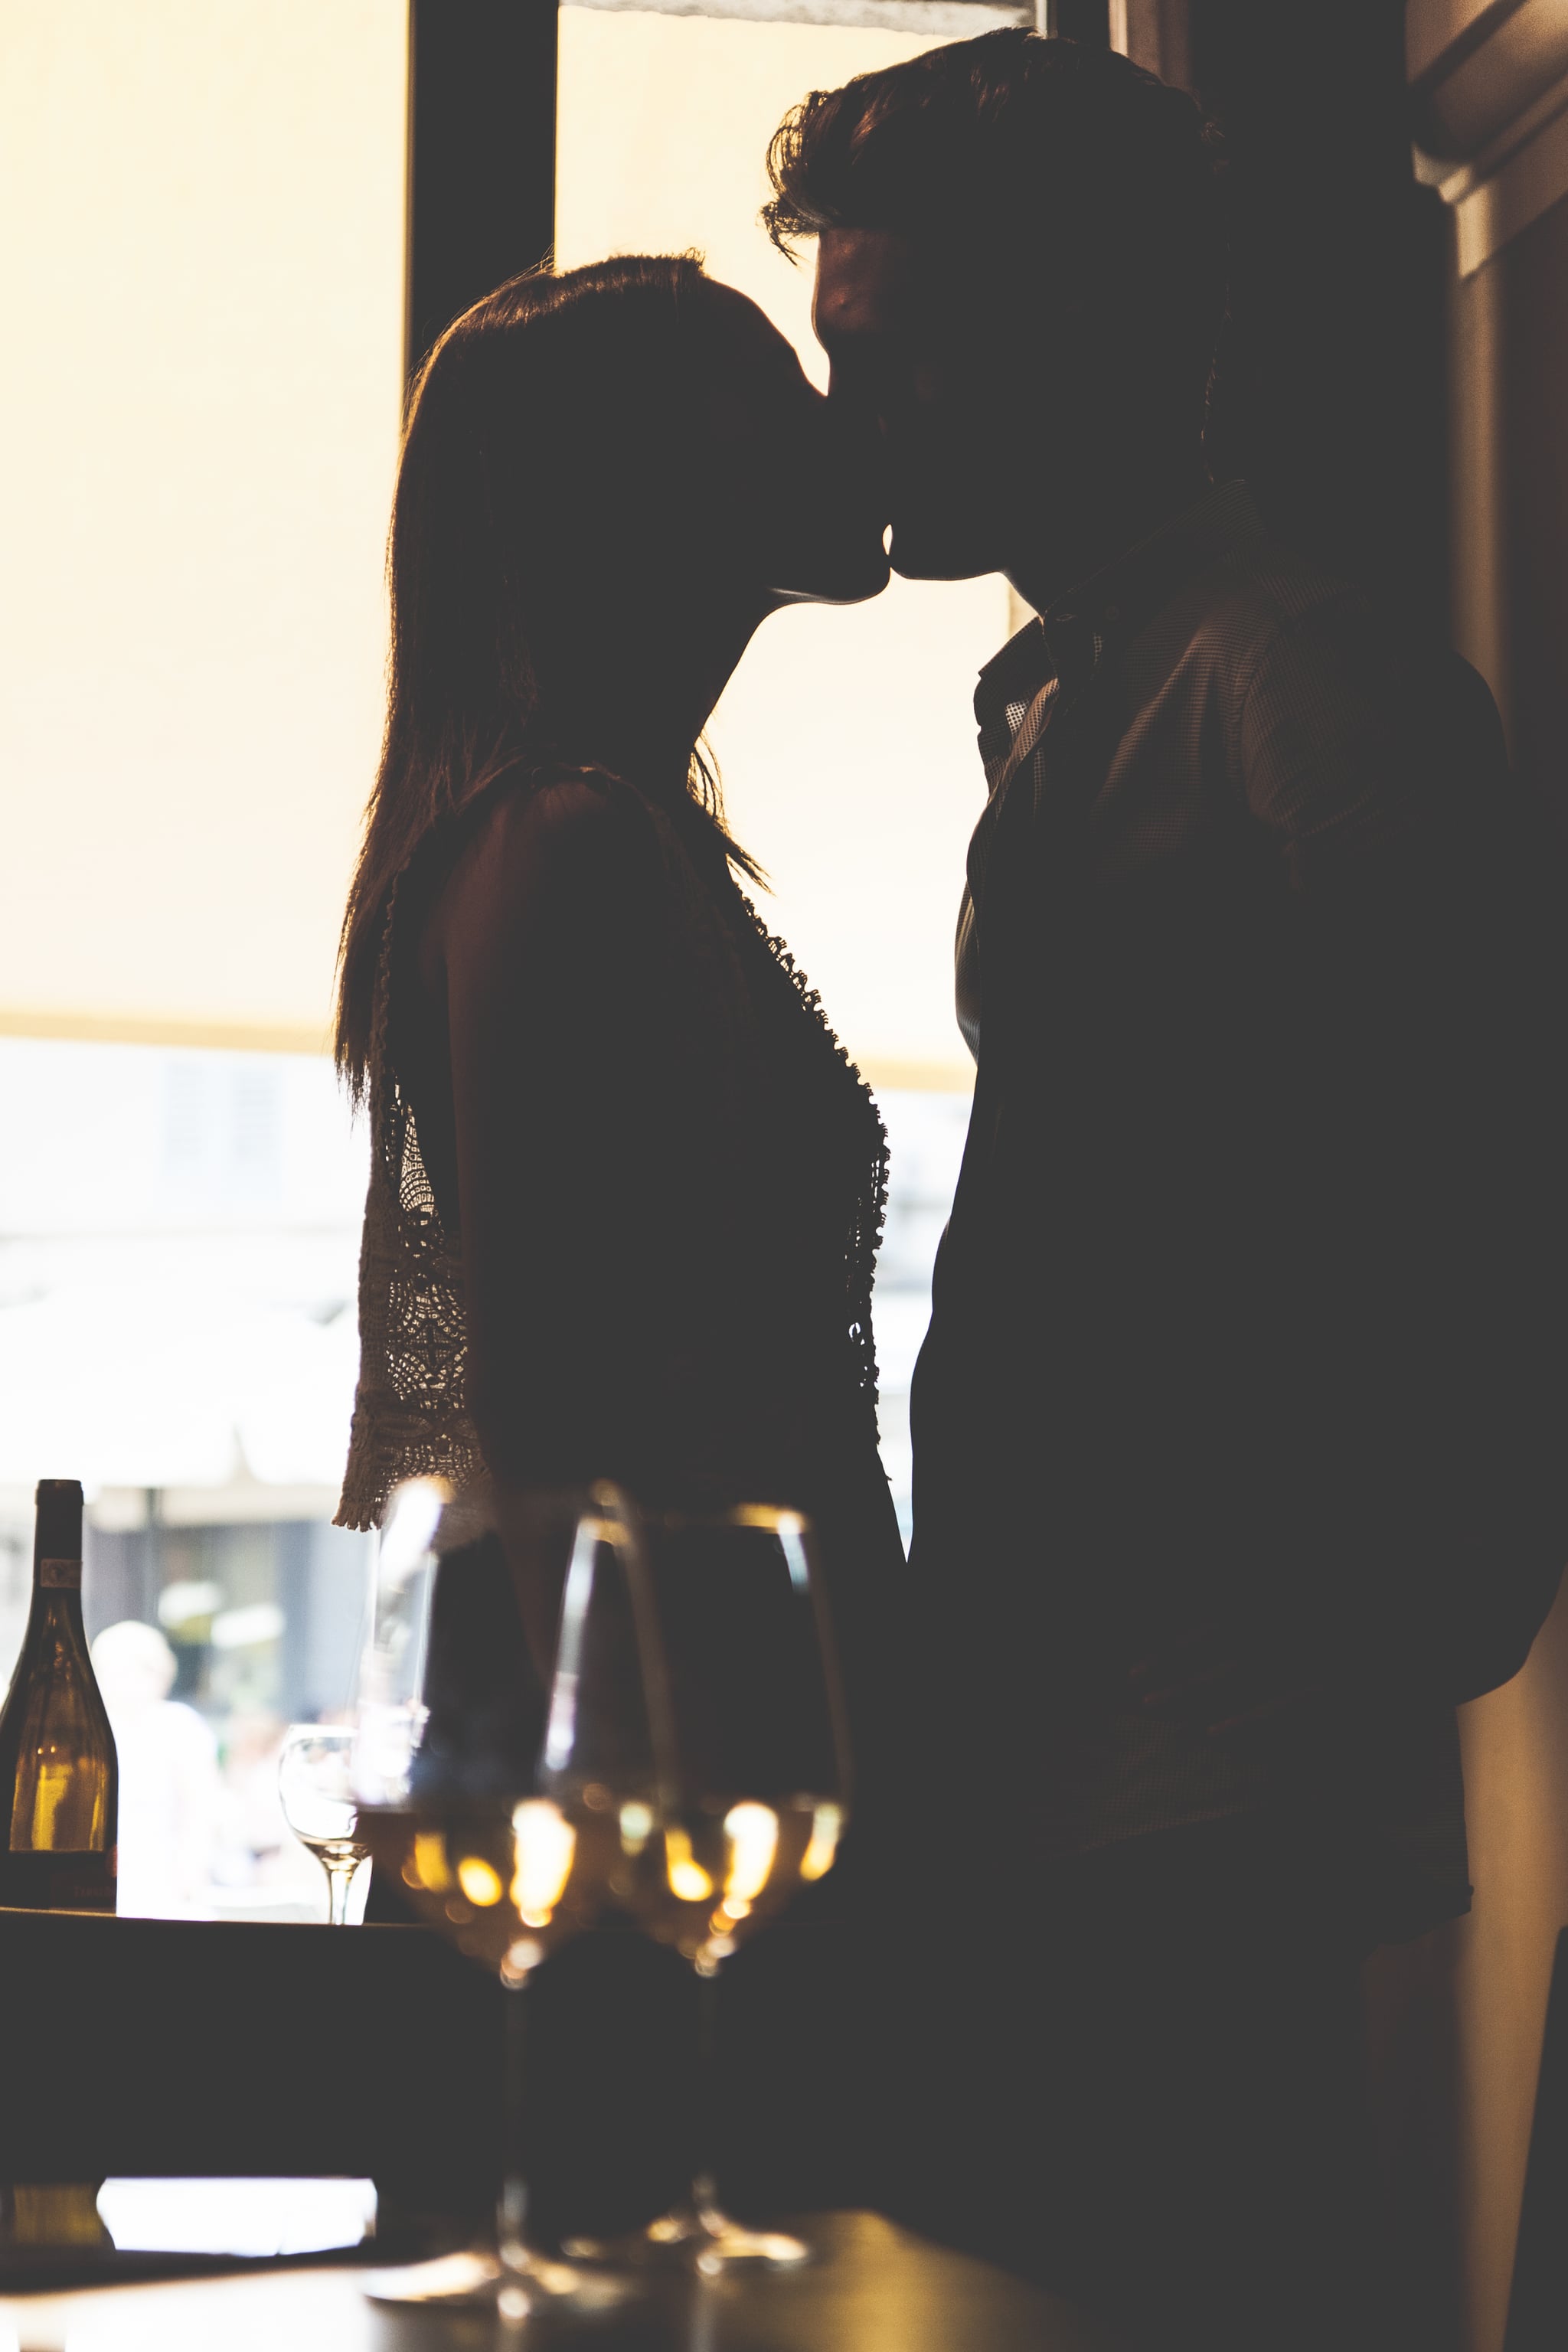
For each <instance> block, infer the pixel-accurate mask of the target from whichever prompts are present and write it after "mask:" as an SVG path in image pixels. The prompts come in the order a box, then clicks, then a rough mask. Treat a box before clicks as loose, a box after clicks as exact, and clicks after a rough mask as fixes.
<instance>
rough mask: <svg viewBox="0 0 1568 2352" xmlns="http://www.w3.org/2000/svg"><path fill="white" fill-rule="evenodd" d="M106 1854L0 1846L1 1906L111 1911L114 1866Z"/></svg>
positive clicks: (112, 1855)
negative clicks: (12, 1850)
mask: <svg viewBox="0 0 1568 2352" xmlns="http://www.w3.org/2000/svg"><path fill="white" fill-rule="evenodd" d="M115 1859H116V1853H115V1849H114V1848H113V1847H112V1846H111V1847H110V1850H109V1852H108V1853H10V1852H8V1851H7V1850H6V1849H5V1847H4V1846H0V1904H4V1905H6V1906H9V1907H10V1908H12V1909H15V1910H20V1911H112V1910H113V1908H114V1876H115V1872H114V1864H115Z"/></svg>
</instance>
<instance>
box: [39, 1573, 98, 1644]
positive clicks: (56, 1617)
mask: <svg viewBox="0 0 1568 2352" xmlns="http://www.w3.org/2000/svg"><path fill="white" fill-rule="evenodd" d="M71 1567H74V1569H75V1570H76V1575H75V1577H74V1579H73V1580H71V1581H69V1582H67V1580H66V1579H65V1578H64V1577H63V1576H60V1577H49V1576H46V1575H45V1574H44V1572H43V1571H44V1570H46V1569H49V1568H71ZM50 1627H57V1628H58V1630H59V1631H60V1632H62V1633H68V1634H71V1635H73V1636H74V1637H75V1641H76V1644H77V1646H78V1648H79V1649H85V1648H86V1646H87V1631H86V1627H85V1626H84V1624H83V1622H82V1614H81V1562H80V1560H47V1559H44V1560H39V1562H38V1563H37V1569H36V1570H35V1572H34V1576H33V1606H32V1609H31V1611H30V1612H29V1616H28V1625H27V1630H28V1632H29V1633H34V1632H47V1630H48V1629H49V1628H50Z"/></svg>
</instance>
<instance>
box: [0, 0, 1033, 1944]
mask: <svg viewBox="0 0 1568 2352" xmlns="http://www.w3.org/2000/svg"><path fill="white" fill-rule="evenodd" d="M825 5H826V0H825ZM849 13H864V12H863V11H858V12H857V11H851V12H849ZM1013 13H1014V12H1013V11H1011V10H1010V9H1008V8H1005V7H1000V6H999V7H995V8H992V7H989V6H988V5H985V0H973V5H965V6H964V8H963V13H962V16H961V17H960V16H958V12H957V8H956V0H948V5H943V0H931V5H922V0H892V5H889V7H888V9H887V11H886V13H885V15H884V16H882V17H881V18H879V22H878V23H877V24H876V25H874V26H863V25H859V24H855V23H830V24H816V23H810V22H803V21H796V20H795V19H793V18H792V19H788V20H784V19H777V18H774V17H773V16H766V17H764V16H750V17H742V16H696V15H663V14H657V13H645V12H641V11H637V10H628V9H623V8H619V7H615V6H610V7H601V6H582V5H568V6H566V7H565V8H563V13H562V26H561V81H560V107H559V253H560V257H561V259H562V260H563V262H566V263H570V262H572V261H574V260H580V259H584V258H588V257H594V256H595V255H598V254H601V253H604V252H605V251H610V250H615V249H617V248H619V249H623V250H624V249H627V248H631V247H643V248H650V247H651V248H653V249H655V250H670V249H685V248H687V247H693V246H695V247H699V248H700V249H701V250H703V251H704V252H705V253H706V255H707V257H708V259H709V263H710V268H712V269H713V271H714V272H715V274H717V275H719V276H721V277H723V278H729V279H730V280H731V282H733V283H735V284H737V285H739V286H741V287H742V288H743V289H745V290H746V291H747V292H749V293H751V294H752V296H753V297H754V298H755V299H757V300H758V301H760V302H761V303H762V304H763V307H764V308H765V309H766V310H768V311H769V312H770V313H771V314H772V315H773V318H774V319H775V320H776V321H777V322H778V323H779V325H780V326H781V327H782V328H783V329H784V331H785V332H786V333H788V334H790V335H791V336H792V337H793V338H794V340H795V342H796V344H797V346H798V347H799V349H800V350H801V352H802V354H803V357H804V358H805V362H806V364H807V367H808V369H809V370H810V371H811V372H813V373H815V374H816V376H817V377H818V380H820V378H821V373H822V368H821V361H820V355H819V353H818V352H816V346H815V343H814V342H813V341H812V338H811V334H810V324H809V302H810V267H809V257H808V258H807V261H806V262H805V265H803V266H802V267H801V268H792V267H791V266H790V264H789V263H788V262H786V261H785V260H784V259H783V258H782V257H780V256H778V255H777V254H775V253H774V252H773V250H772V248H771V247H769V245H768V244H767V241H766V239H765V237H764V236H763V233H762V230H761V228H760V226H759V225H758V222H757V218H756V215H757V208H758V205H760V203H761V202H762V199H763V194H764V193H765V182H764V177H763V151H764V149H765V146H766V142H767V139H768V136H769V134H770V133H771V131H772V130H773V127H774V124H775V123H776V121H778V119H779V118H780V116H781V115H782V114H783V112H784V110H785V109H786V107H787V106H789V105H790V104H791V103H792V102H793V101H794V100H795V99H796V98H798V97H799V96H800V95H801V94H802V93H803V92H804V91H805V89H808V88H810V87H812V86H813V85H814V84H822V83H826V82H833V81H837V80H840V79H844V78H845V77H847V75H849V74H852V73H855V72H858V71H859V70H861V69H863V68H866V67H868V66H872V65H876V64H879V63H882V62H884V61H886V60H888V59H890V58H896V57H900V56H907V55H910V54H913V53H914V52H916V51H917V50H919V49H920V48H921V47H925V46H926V45H927V44H928V43H929V42H930V41H931V40H934V39H941V38H947V37H952V35H953V34H954V33H956V32H959V31H964V30H968V29H971V28H972V27H978V26H980V25H981V24H983V23H984V22H988V21H994V20H995V19H998V18H1001V17H1005V16H1010V15H1012V14H1013ZM406 16H407V11H406V7H405V5H404V0H333V5H332V6H331V8H327V9H323V8H321V7H320V6H318V5H315V0H268V5H267V6H265V7H259V6H257V7H247V8H244V9H231V8H201V7H193V6H191V5H189V0H137V5H136V6H135V7H134V8H126V7H124V6H123V5H120V0H8V5H7V6H6V8H5V11H4V13H3V15H0V93H3V95H0V114H3V115H4V118H5V137H4V139H0V205H4V208H5V218H6V220H7V222H8V224H9V225H10V233H9V234H8V236H6V238H5V239H4V240H0V282H3V284H4V291H5V299H6V303H7V309H8V314H9V315H10V316H11V317H12V318H13V319H19V320H26V321H27V331H26V333H25V334H23V335H21V336H18V337H16V338H15V339H14V345H15V347H14V350H13V353H12V356H11V360H10V362H9V364H8V367H7V371H6V373H5V380H4V383H0V409H3V415H4V429H5V435H6V442H7V446H8V447H10V448H12V449H13V450H22V451H26V453H27V462H26V466H25V467H21V468H19V469H16V471H15V472H14V473H13V476H12V478H11V479H10V481H9V482H8V485H7V509H8V510H7V517H6V524H7V528H6V562H5V567H4V578H5V599H6V602H5V613H4V625H3V626H0V666H3V667H4V671H5V676H4V679H3V683H0V769H3V772H4V773H5V777H6V780H7V782H6V818H7V826H8V831H9V841H8V846H9V848H10V851H11V855H10V856H9V857H8V859H7V860H6V863H5V870H4V872H3V873H0V1104H3V1106H4V1114H3V1131H4V1133H5V1136H6V1138H7V1145H6V1149H5V1152H4V1154H3V1155H0V1672H3V1671H5V1668H6V1666H7V1665H8V1663H9V1660H10V1657H11V1656H12V1654H14V1652H15V1648H16V1642H17V1640H18V1638H19V1635H20V1631H21V1620H22V1612H24V1611H25V1608H26V1587H27V1580H28V1568H29V1556H28V1542H29V1537H30V1525H31V1496H32V1488H33V1485H34V1482H35V1480H36V1479H37V1477H38V1476H39V1475H45V1474H47V1475H72V1474H73V1473H75V1474H78V1475H81V1476H82V1478H83V1480H84V1483H85V1484H86V1486H87V1487H88V1490H89V1538H88V1544H89V1553H88V1576H87V1591H86V1604H87V1613H88V1618H89V1632H90V1633H93V1634H95V1635H100V1636H101V1635H103V1634H104V1633H107V1632H110V1629H118V1630H117V1631H115V1632H114V1633H113V1635H112V1638H111V1639H110V1642H109V1643H108V1644H107V1645H106V1647H105V1648H104V1649H103V1651H102V1652H100V1656H101V1658H102V1660H103V1663H102V1665H101V1668H100V1671H101V1675H102V1679H103V1680H104V1683H105V1685H106V1688H107V1689H110V1696H111V1700H112V1703H113V1705H114V1706H115V1708H116V1710H117V1724H118V1727H119V1728H120V1734H121V1756H122V1766H123V1769H124V1810H123V1812H122V1860H123V1865H124V1878H123V1882H122V1893H123V1895H124V1907H126V1908H128V1909H133V1910H134V1909H142V1910H151V1911H168V1912H176V1913H178V1912H184V1913H189V1914H195V1915H198V1916H200V1915H203V1914H216V1915H219V1916H224V1915H226V1916H243V1915H246V1914H247V1913H251V1914H256V1915H259V1916H301V1917H303V1916H320V1912H321V1888H320V1874H319V1873H318V1872H317V1870H316V1866H315V1864H314V1863H313V1862H311V1861H310V1859H309V1858H308V1857H307V1856H305V1855H304V1854H303V1853H302V1852H300V1850H299V1849H297V1848H295V1847H294V1846H293V1845H292V1843H291V1842H290V1841H289V1839H288V1837H287V1834H286V1832H284V1831H283V1829H282V1825H281V1821H280V1817H279V1814H278V1811H277V1806H276V1801H275V1794H274V1789H273V1778H272V1776H273V1769H274V1762H275V1756H276V1747H277V1741H278V1738H279V1732H280V1729H281V1727H282V1726H283V1724H285V1723H286V1722H287V1721H288V1720H289V1719H290V1718H291V1717H313V1716H317V1715H322V1714H331V1713H332V1712H333V1711H335V1710H336V1709H337V1708H339V1707H341V1706H342V1703H343V1701H344V1699H345V1698H346V1696H347V1695H348V1691H349V1687H350V1682H351V1677H352V1674H353V1664H354V1659H355V1655H356V1652H357V1646H358V1642H359V1638H360V1628H361V1623H362V1618H363V1606H364V1594H365V1585H366V1577H367V1570H368V1561H369V1551H368V1544H367V1540H366V1539H363V1538H357V1537H353V1536H350V1535H345V1534H343V1533H342V1532H341V1531H337V1530H334V1529H332V1528H331V1526H330V1525H329V1521H330V1517H331V1509H332V1507H333V1504H334V1501H335V1497H336V1491H337V1485H338V1479H339V1476H340V1474H341V1469H342V1458H343V1451H344V1445H345V1442H346V1433H347V1423H348V1412H349V1405H350V1401H351V1398H352V1393H353V1378H354V1370H355V1354H356V1333H355V1316H354V1304H353V1302H354V1283H355V1265H356V1258H357V1247H358V1225H359V1216H360V1209H361V1204H362V1202H363V1182H364V1174H365V1144H364V1138H363V1134H360V1135H356V1134H355V1133H354V1132H353V1129H352V1128H351V1125H350V1122H349V1119H348V1116H347V1112H346V1108H345V1106H344V1105H343V1103H342V1099H341V1097H339V1095H338V1093H337V1091H336V1088H335V1086H334V1083H333V1079H332V1075H331V1068H330V1066H329V1064H328V1063H327V1061H326V1058H325V1055H324V1050H323V1049H324V1045H325V1038H326V1032H327V1026H328V1021H329V1015H330V1005H331V979H332V967H333V958H334V952H335V945H336V933H337V925H338V919H339V915H340V912H341V908H342V898H343V892H344V888H345V885H346V880H347V876H348V871H349V867H350V864H351V861H352V857H353V845H354V841H355V836H356V833H357V827H358V823H359V817H360V812H361V810H362V807H363V801H364V797H365V793H366V791H367V789H368V785H369V782H370V779H371V775H372V773H373V771H374V763H375V756H376V747H377V743H378V740H379V733H380V723H381V710H380V696H381V680H382V667H383V658H384V598H383V589H382V558H383V549H384V537H385V529H386V519H387V513H388V509H389V505H390V495H391V488H392V480H393V473H394V467H395V454H396V433H397V423H398V406H399V394H400V378H401V370H402V326H403V320H402V309H403V295H404V234H405V221H404V206H405V101H406V89H405V82H406V69H407V59H406ZM1008 626H1009V611H1008V602H1007V595H1006V592H1005V588H1004V586H1003V584H1002V583H1000V582H998V581H994V580H991V581H978V582H968V583H958V584H956V585H953V586H933V587H927V586H912V585H910V584H908V583H895V584H894V586H893V588H892V589H891V590H890V591H889V593H888V595H887V596H885V597H884V598H882V599H881V600H879V602H878V603H876V604H871V605H868V606H866V607H863V608H860V609H858V610H857V611H854V612H851V613H828V612H818V611H811V610H799V611H794V612H791V613H788V614H783V615H780V616H779V617H777V618H776V619H774V620H773V621H771V622H770V623H769V624H768V625H767V627H766V628H765V629H764V630H763V632H762V633H761V635H759V637H758V639H757V641H756V643H755V645H754V646H753V647H752V651H751V653H750V654H749V655H748V656H747V658H746V661H745V662H744V664H743V665H742V668H741V670H740V672H739V673H738V675H737V677H736V678H735V680H734V682H733V684H732V686H731V689H730V691H729V692H728V694H727V695H726V696H725V698H724V700H723V702H722V704H721V708H720V709H719V711H718V713H717V714H716V717H715V719H714V723H713V727H712V730H711V737H712V742H713V745H714V748H715V751H716V752H717V755H718V758H719V761H720V763H721V770H722V772H723V777H724V783H725V789H726V793H727V796H728V802H729V809H730V814H731V822H732V824H733V825H734V827H735V830H736V832H737V833H738V835H740V837H741V838H742V840H744V841H745V842H746V844H747V845H748V846H749V847H750V848H752V851H753V852H754V853H755V854H756V855H757V856H758V857H759V858H760V859H761V860H762V862H763V865H764V866H765V867H766V868H767V870H768V872H769V875H770V877H771V878H772V882H773V896H772V898H770V899H768V900H767V901H765V902H764V904H765V910H766V912H767V913H768V916H769V919H770V920H771V921H772V922H773V925H774V927H775V928H777V929H780V930H782V931H783V932H784V934H785V935H786V937H787V938H788V939H789V940H790V943H791V946H792V947H793V948H794V950H795V952H796V953H797V955H798V957H799V959H800V961H801V962H802V964H803V965H804V966H805V969H806V970H807V971H809V972H810V973H811V976H812V979H813V982H814V983H815V984H816V986H818V987H819V988H820V989H821V991H822V993H823V997H824V1000H825V1002H826V1005H827V1008H828V1012H829V1015H830V1017H831V1019H832V1020H833V1022H834V1024H835V1026H836V1027H837V1030H838V1033H839V1034H840V1036H841V1037H842V1038H843V1041H844V1043H845V1045H847V1048H848V1049H849V1051H850V1052H851V1053H852V1054H853V1055H855V1056H856V1058H857V1059H858V1061H859V1062H860V1064H861V1066H862V1068H863V1069H864V1070H865V1071H866V1073H867V1075H868V1077H869V1078H870V1079H871V1080H872V1082H873V1084H874V1085H875V1086H876V1087H877V1089H878V1093H879V1098H880V1100H881V1103H882V1107H883V1110H884V1114H885V1116H886V1118H887V1121H888V1125H889V1130H890V1134H891V1139H892V1145H893V1191H892V1200H891V1203H890V1211H889V1227H888V1237H887V1242H886V1245H885V1248H884V1252H883V1258H882V1267H881V1275H880V1278H879V1290H878V1304H877V1311H878V1321H879V1345H880V1352H881V1357H882V1362H883V1391H884V1408H883V1426H884V1433H885V1451H886V1456H887V1460H888V1465H889V1472H890V1474H891V1476H892V1480H893V1485H894V1489H895V1493H896V1495H897V1496H899V1498H900V1503H901V1504H902V1505H903V1507H905V1509H906V1512H907V1504H908V1489H909V1444H908V1433H907V1417H906V1399H907V1391H908V1385H909V1372H910V1366H911V1365H912V1361H913V1357H914V1353H915V1349H916V1348H917V1347H918V1344H919V1339H920V1337H921V1331H922V1330H923V1326H924V1320H925V1302H926V1296H927V1291H928V1286H929V1279H930V1265H931V1255H932V1252H933V1249H934V1246H935V1241H936V1236H937V1234H938V1233H939V1232H940V1229H941V1225H942V1220H943V1218H944V1216H945V1213H946V1206H947V1202H948V1200H949V1198H950V1196H951V1192H952V1181H953V1178H954V1175H955V1172H956V1167H957V1159H958V1153H959V1150H960V1149H961V1146H962V1140H963V1126H964V1121H965V1118H966V1116H967V1087H968V1077H967V1071H966V1068H965V1066H964V1061H963V1053H962V1048H961V1046H960V1045H959V1042H958V1039H957V1035H956V1032H955V1030H954V1027H953V1024H952V1007H951V975H950V965H949V954H948V949H949V943H950V941H951V938H952V919H953V915H954V911H955V904H956V896H957V889H958V885H959V879H960V877H961V875H962V871H963V850H964V845H965V842H966V839H967V835H968V833H969V830H970V828H971V825H972V824H973V818H974V816H975V814H977V813H978V807H979V794H980V785H979V778H978V771H977V768H976V766H975V763H974V757H973V721H972V718H971V715H970V711H969V694H970V691H971V688H972V683H973V673H974V671H975V669H976V668H977V667H979V665H980V663H981V662H982V661H984V659H985V658H986V657H987V656H989V654H990V653H991V652H992V651H994V648H995V646H996V645H997V644H998V643H999V642H1000V641H1001V639H1002V637H1003V636H1004V635H1005V634H1006V631H1007V628H1008ZM126 1629H129V1631H127V1630H126ZM117 1652H118V1655H117V1654H116V1653H117ZM138 1821H140V1822H141V1827H140V1828H138V1827H137V1822H138Z"/></svg>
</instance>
